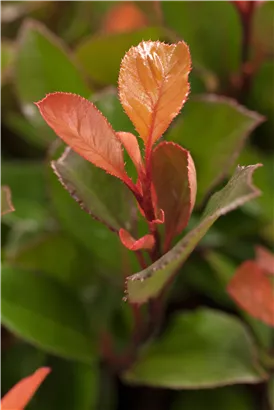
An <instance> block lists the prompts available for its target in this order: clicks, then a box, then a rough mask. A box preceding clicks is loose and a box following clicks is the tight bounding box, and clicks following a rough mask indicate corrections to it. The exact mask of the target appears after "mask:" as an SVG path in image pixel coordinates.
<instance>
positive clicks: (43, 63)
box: [15, 20, 90, 141]
mask: <svg viewBox="0 0 274 410" xmlns="http://www.w3.org/2000/svg"><path fill="white" fill-rule="evenodd" d="M15 86H16V90H17V94H18V97H19V100H20V102H21V104H22V109H23V113H24V115H25V116H26V117H27V118H28V119H29V121H30V122H31V123H32V124H33V125H34V126H36V127H37V138H44V139H45V141H49V139H50V140H52V139H53V138H54V133H53V132H52V131H51V130H49V129H48V127H47V126H46V125H45V124H44V121H43V119H42V118H41V116H40V114H39V113H38V111H37V109H36V107H35V106H34V105H33V102H35V101H38V100H41V99H42V98H44V97H45V95H46V94H48V93H50V92H55V91H67V92H72V93H75V94H80V95H81V96H83V97H87V98H88V97H89V96H90V90H89V88H88V87H87V85H86V84H85V81H84V79H83V77H82V75H81V73H80V71H79V69H78V68H77V67H76V65H75V63H74V61H73V59H72V58H71V57H70V56H69V53H68V51H67V50H66V49H65V47H64V46H63V44H60V41H59V39H58V38H56V37H55V36H54V35H53V34H52V33H50V32H49V31H48V30H47V29H46V27H44V26H43V25H42V24H40V23H38V22H34V21H31V20H27V21H26V22H25V23H24V24H23V26H22V29H21V30H20V32H19V35H18V50H17V54H16V61H15Z"/></svg>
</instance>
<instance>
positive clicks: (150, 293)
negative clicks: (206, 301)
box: [127, 164, 260, 303]
mask: <svg viewBox="0 0 274 410" xmlns="http://www.w3.org/2000/svg"><path fill="white" fill-rule="evenodd" d="M259 166H260V164H257V165H250V166H247V167H238V168H237V169H236V171H235V173H234V175H233V176H232V178H231V179H230V181H229V182H228V183H227V185H226V186H225V187H224V188H223V189H222V190H221V191H219V192H217V193H215V194H214V195H213V196H212V197H211V198H210V200H209V202H208V205H207V207H206V209H205V212H204V214H203V216H202V219H201V221H200V223H199V224H198V225H197V226H196V227H195V228H194V229H193V230H192V231H190V232H189V233H188V234H187V235H186V236H185V237H184V238H183V239H181V240H180V241H179V242H178V243H177V244H176V245H175V246H174V248H173V249H171V250H170V251H169V252H167V253H166V254H165V255H164V256H162V257H161V258H160V259H158V261H156V262H154V263H153V264H152V265H151V266H149V267H148V268H146V269H145V270H143V271H141V272H140V273H136V274H135V275H132V276H130V277H128V278H127V292H128V299H129V301H130V302H131V303H145V302H146V301H147V300H149V299H150V298H153V297H156V296H157V295H158V294H159V293H160V292H161V290H162V289H163V287H164V286H165V285H166V283H167V282H168V281H170V279H171V278H172V277H173V276H174V275H175V273H176V270H177V269H178V268H179V267H180V266H181V265H182V264H183V263H184V262H185V260H186V259H187V257H188V256H189V255H190V253H191V252H192V251H193V249H194V248H195V246H196V245H197V243H198V242H199V241H200V240H201V239H202V237H203V236H204V235H205V234H206V232H207V231H208V229H209V228H210V227H211V225H213V223H214V222H215V221H216V220H217V219H218V218H219V217H220V216H221V215H224V214H226V213H227V212H230V211H232V210H233V209H235V208H237V207H239V206H241V205H243V204H244V203H245V202H247V201H249V200H251V199H253V198H256V197H257V196H258V195H259V194H260V191H259V190H257V189H256V188H255V187H254V186H253V185H252V174H253V172H254V171H255V169H256V168H258V167H259Z"/></svg>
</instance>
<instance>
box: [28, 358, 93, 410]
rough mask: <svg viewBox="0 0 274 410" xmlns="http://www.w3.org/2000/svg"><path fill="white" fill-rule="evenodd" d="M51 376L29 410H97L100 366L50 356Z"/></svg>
mask: <svg viewBox="0 0 274 410" xmlns="http://www.w3.org/2000/svg"><path fill="white" fill-rule="evenodd" d="M47 366H49V367H50V368H51V369H52V373H51V377H48V379H47V380H46V381H45V383H44V384H43V385H42V386H41V387H40V388H39V390H38V392H37V394H36V395H35V397H34V399H33V400H32V402H31V405H30V409H33V410H34V409H39V410H48V409H51V410H60V409H66V410H75V409H81V410H95V409H96V404H97V401H98V390H99V386H98V384H99V374H98V373H99V371H98V370H99V369H98V364H97V363H94V364H89V365H87V364H84V363H76V362H72V361H67V360H64V359H60V358H56V357H49V359H48V361H47Z"/></svg>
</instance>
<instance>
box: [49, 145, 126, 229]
mask: <svg viewBox="0 0 274 410" xmlns="http://www.w3.org/2000/svg"><path fill="white" fill-rule="evenodd" d="M51 165H52V168H53V170H54V172H55V173H56V175H57V176H58V178H59V181H60V182H61V184H62V185H63V187H64V188H65V189H67V191H68V192H69V193H70V195H71V196H72V197H73V198H74V199H75V200H76V201H77V202H78V204H79V205H80V206H81V208H82V209H83V210H84V211H86V212H87V213H88V214H90V215H92V216H93V217H94V218H95V219H97V220H98V221H100V222H103V223H104V224H105V225H106V226H107V227H108V228H109V229H111V230H113V231H116V232H118V231H119V229H120V228H122V227H124V228H126V229H130V225H131V221H130V219H131V214H132V208H133V196H132V194H131V192H130V191H129V189H128V188H127V187H126V186H125V185H124V184H123V183H122V181H120V180H118V179H117V178H114V177H113V176H112V175H109V174H107V173H106V172H105V171H103V170H102V169H100V168H98V167H96V166H94V165H93V164H91V163H90V162H88V161H86V160H85V159H84V158H82V157H81V156H80V155H78V154H76V153H75V152H74V151H72V150H71V149H70V148H67V149H66V150H65V152H64V153H63V155H62V156H61V157H60V158H59V159H58V160H57V161H52V163H51ZM113 198H115V201H113Z"/></svg>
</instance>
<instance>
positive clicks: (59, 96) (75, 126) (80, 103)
mask: <svg viewBox="0 0 274 410" xmlns="http://www.w3.org/2000/svg"><path fill="white" fill-rule="evenodd" d="M36 105H37V106H38V108H39V110H40V113H41V115H42V117H43V118H44V120H45V121H46V122H47V123H48V125H49V126H50V127H51V128H52V129H53V130H54V131H55V132H56V134H57V135H58V136H59V137H60V138H62V140H64V142H65V143H66V144H68V145H69V146H70V147H71V148H72V149H73V150H74V151H75V152H77V153H78V154H79V155H81V156H82V157H84V158H85V159H87V160H88V161H90V162H92V163H93V164H94V165H96V166H97V167H99V168H103V169H104V170H105V171H107V172H108V173H110V174H112V175H115V176H116V177H118V178H120V179H125V175H126V173H125V169H124V160H123V151H122V147H121V143H120V141H119V140H118V138H117V137H116V134H115V132H114V131H113V129H112V128H111V126H110V124H109V123H108V122H107V120H106V118H105V117H104V116H103V115H102V114H101V113H100V111H98V110H97V108H96V107H95V106H94V105H93V104H92V103H91V102H89V101H88V100H86V99H85V98H82V97H80V96H79V95H76V94H70V93H54V94H48V95H47V96H46V97H45V98H44V99H43V100H41V101H39V102H38V103H36Z"/></svg>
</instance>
